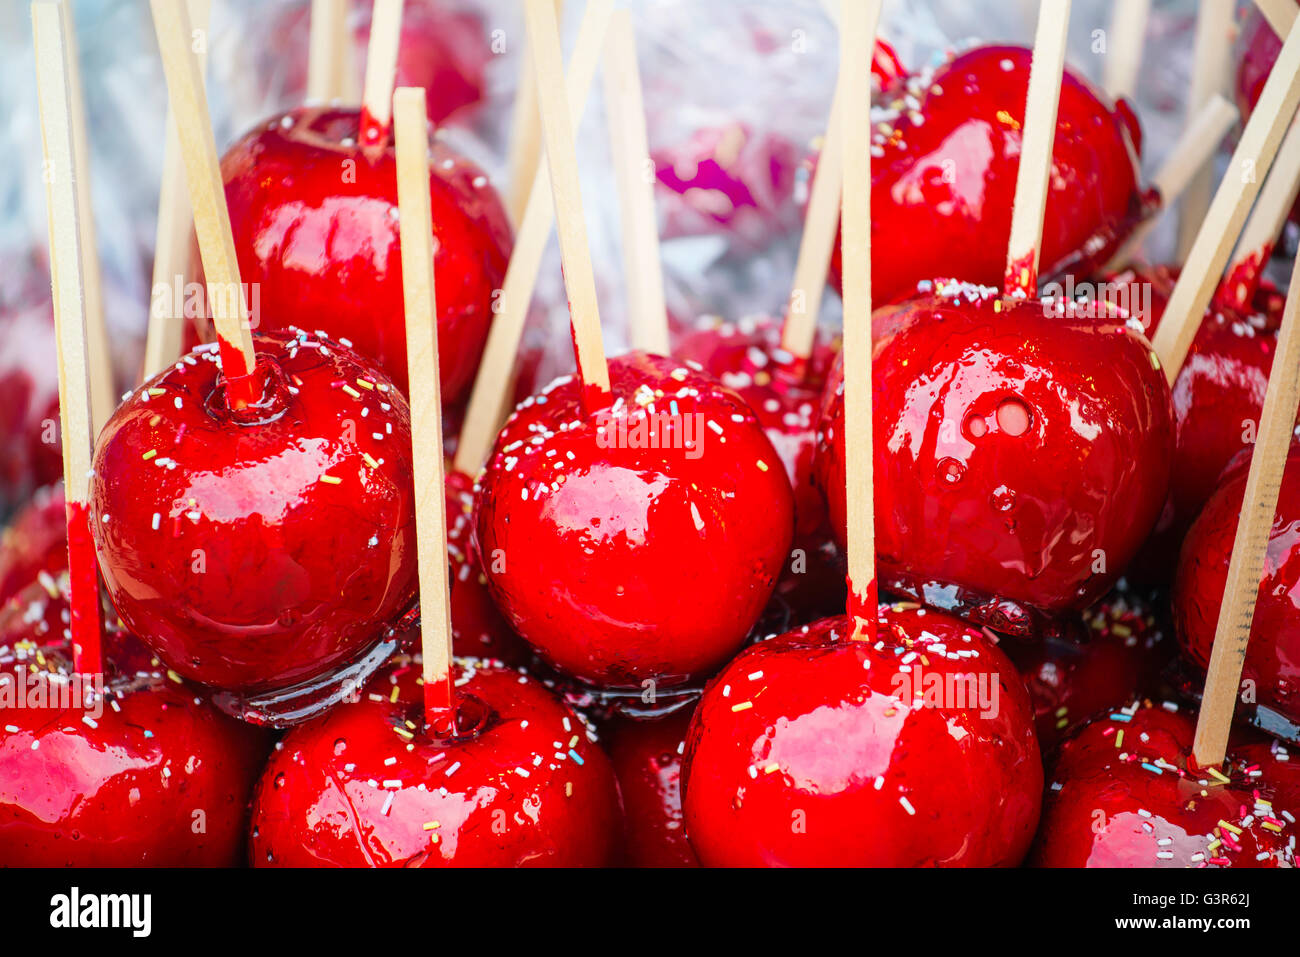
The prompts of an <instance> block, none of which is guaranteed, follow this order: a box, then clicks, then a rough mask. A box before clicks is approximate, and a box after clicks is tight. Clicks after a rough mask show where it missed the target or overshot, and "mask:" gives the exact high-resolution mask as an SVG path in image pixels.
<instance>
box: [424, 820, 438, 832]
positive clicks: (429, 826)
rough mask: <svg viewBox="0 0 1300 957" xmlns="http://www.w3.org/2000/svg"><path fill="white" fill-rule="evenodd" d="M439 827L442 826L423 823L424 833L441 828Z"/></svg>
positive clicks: (432, 822)
mask: <svg viewBox="0 0 1300 957" xmlns="http://www.w3.org/2000/svg"><path fill="white" fill-rule="evenodd" d="M441 826H442V825H441V824H439V823H438V822H437V821H425V822H424V829H425V830H426V831H436V830H437V829H438V828H439V827H441Z"/></svg>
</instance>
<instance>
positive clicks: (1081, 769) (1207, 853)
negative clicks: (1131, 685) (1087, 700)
mask: <svg viewBox="0 0 1300 957" xmlns="http://www.w3.org/2000/svg"><path fill="white" fill-rule="evenodd" d="M1195 730H1196V728H1195V722H1194V720H1193V716H1192V715H1191V714H1187V713H1184V712H1181V711H1179V710H1178V709H1177V707H1176V706H1174V705H1169V704H1166V705H1156V704H1153V703H1152V702H1150V701H1143V702H1140V703H1137V704H1133V705H1131V706H1129V707H1126V708H1124V709H1122V710H1117V711H1116V712H1115V713H1114V714H1111V715H1110V716H1108V717H1104V718H1100V719H1098V720H1096V721H1094V722H1092V723H1091V724H1089V725H1087V726H1086V727H1084V728H1083V730H1081V731H1080V732H1079V733H1078V734H1077V735H1076V736H1075V737H1074V738H1072V739H1071V740H1069V741H1067V742H1066V743H1065V744H1064V745H1062V747H1061V751H1060V757H1059V759H1058V760H1057V762H1056V767H1055V769H1053V770H1052V772H1051V773H1050V775H1049V781H1050V783H1049V785H1048V788H1047V800H1046V802H1045V804H1044V806H1043V820H1042V824H1041V826H1040V827H1039V831H1038V838H1037V841H1036V842H1035V845H1034V850H1033V853H1032V855H1031V859H1030V863H1032V864H1034V865H1036V866H1038V867H1180V868H1181V867H1278V866H1292V867H1293V866H1295V860H1296V855H1295V848H1294V838H1295V833H1296V824H1295V814H1296V813H1297V812H1300V805H1297V804H1296V803H1295V801H1296V791H1295V789H1294V786H1293V785H1294V782H1293V781H1292V782H1290V783H1289V784H1288V785H1286V786H1285V787H1286V790H1285V791H1283V790H1282V789H1279V788H1277V787H1276V786H1275V785H1274V783H1273V782H1272V781H1270V780H1269V777H1268V774H1267V773H1260V774H1257V773H1256V772H1257V771H1260V770H1261V769H1260V768H1259V767H1257V764H1258V757H1257V756H1256V755H1253V754H1250V755H1248V756H1246V757H1244V758H1243V756H1242V755H1241V754H1238V753H1236V752H1235V750H1234V749H1233V748H1231V747H1230V748H1229V754H1228V761H1227V764H1226V766H1225V768H1223V769H1217V768H1216V769H1213V770H1204V769H1200V768H1197V767H1196V766H1195V762H1194V761H1193V760H1192V758H1191V748H1192V738H1193V737H1194V735H1195ZM1279 798H1280V800H1279Z"/></svg>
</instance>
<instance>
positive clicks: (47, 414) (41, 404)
mask: <svg viewBox="0 0 1300 957" xmlns="http://www.w3.org/2000/svg"><path fill="white" fill-rule="evenodd" d="M56 349H57V347H56V344H55V341H54V316H53V312H52V309H51V306H50V301H49V298H48V290H47V296H46V298H44V299H37V300H35V301H34V302H33V301H26V302H24V303H21V304H17V305H12V306H7V307H5V309H4V310H3V313H0V442H2V443H3V448H4V454H3V455H2V456H0V510H5V509H7V508H9V507H11V506H13V505H16V504H18V503H19V502H21V501H22V500H23V499H24V498H25V497H26V496H27V495H29V494H30V493H31V492H32V490H33V489H35V488H37V487H39V486H42V485H48V484H50V483H51V482H55V481H57V480H58V479H60V478H62V477H63V459H62V458H61V452H60V448H59V428H58V426H59V377H58V371H57V370H58V366H57V364H56V361H55V359H56Z"/></svg>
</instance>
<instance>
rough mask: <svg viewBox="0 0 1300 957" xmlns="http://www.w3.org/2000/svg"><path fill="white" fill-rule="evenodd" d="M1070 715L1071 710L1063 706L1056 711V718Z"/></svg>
mask: <svg viewBox="0 0 1300 957" xmlns="http://www.w3.org/2000/svg"><path fill="white" fill-rule="evenodd" d="M1069 713H1070V709H1069V708H1067V707H1066V706H1065V705H1061V706H1060V707H1059V708H1057V709H1056V716H1057V717H1058V718H1064V717H1065V716H1066V715H1067V714H1069Z"/></svg>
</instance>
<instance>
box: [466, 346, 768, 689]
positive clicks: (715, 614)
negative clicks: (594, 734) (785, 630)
mask: <svg viewBox="0 0 1300 957" xmlns="http://www.w3.org/2000/svg"><path fill="white" fill-rule="evenodd" d="M609 375H610V382H611V386H612V389H613V396H614V401H613V405H612V407H611V408H610V409H608V410H606V411H604V412H599V413H596V414H594V415H589V414H587V413H586V412H585V411H584V410H583V408H582V403H581V400H580V394H579V390H580V386H581V384H580V383H579V382H578V381H577V380H576V379H572V378H570V379H561V380H559V381H557V382H556V383H555V384H553V387H552V388H551V389H550V391H548V392H545V393H543V394H542V395H540V396H537V397H535V398H533V399H529V400H527V401H525V402H524V403H523V404H522V405H520V406H519V407H518V408H517V409H516V410H515V412H514V414H513V415H512V416H511V417H510V419H509V421H507V423H506V426H505V428H504V429H503V430H502V431H501V434H500V435H499V436H498V437H497V442H496V446H495V448H494V449H493V451H492V455H491V457H490V458H489V460H488V464H487V467H486V469H485V471H484V473H483V474H482V476H481V477H480V479H479V492H478V496H479V497H478V513H477V523H478V542H479V546H480V551H481V553H482V554H484V555H493V556H499V557H500V562H499V563H498V562H497V561H495V560H494V561H492V562H490V563H489V564H488V565H487V566H486V567H485V569H484V570H485V572H486V573H487V578H488V585H489V587H490V588H491V589H492V594H493V596H494V598H495V599H496V601H497V604H498V605H499V606H500V608H501V610H502V611H503V612H504V613H505V615H506V618H507V619H508V620H509V621H510V622H511V624H512V625H513V626H514V628H515V630H516V631H517V632H518V633H519V634H520V635H521V636H522V637H523V638H524V639H525V640H526V641H528V642H529V643H530V644H531V645H532V646H533V647H534V648H535V649H536V650H537V651H538V653H539V654H540V655H541V656H542V657H543V658H545V659H547V660H548V661H549V662H550V663H551V664H553V665H555V666H556V667H557V668H559V669H560V670H562V671H565V672H567V673H568V674H570V675H572V676H574V677H577V678H579V679H581V680H583V681H586V682H588V683H590V684H594V685H599V686H625V687H633V688H639V687H640V686H641V682H642V681H643V680H646V679H654V680H656V681H657V682H659V683H660V684H664V685H667V684H673V683H682V682H684V681H685V680H686V679H687V678H689V677H690V676H692V675H700V674H707V673H708V672H709V671H711V670H712V669H714V668H717V667H718V666H719V665H721V664H722V663H723V662H724V661H725V660H726V659H727V658H728V657H729V656H730V655H731V654H733V653H734V652H735V651H736V649H737V648H739V647H740V644H741V642H742V641H743V640H744V638H745V635H746V633H747V632H748V631H749V628H750V626H751V625H753V623H754V622H755V621H756V620H757V619H758V616H759V614H760V613H761V612H762V610H763V607H764V605H766V604H767V601H768V599H769V598H770V597H771V595H772V590H773V588H774V587H775V585H776V579H777V576H778V575H779V574H780V571H781V567H782V564H783V563H784V562H785V560H786V557H787V556H788V555H789V552H790V538H791V534H792V529H793V526H794V515H793V511H794V509H793V496H792V495H791V492H790V481H789V479H788V478H786V474H785V469H784V468H782V467H781V460H780V457H779V456H778V455H777V453H776V450H775V449H773V448H772V443H771V442H770V441H769V440H768V438H767V435H766V434H765V433H764V432H763V429H762V428H761V426H760V424H759V422H758V420H757V419H756V418H755V417H754V413H753V412H752V411H751V410H750V408H749V407H748V406H747V405H746V404H745V403H744V401H743V400H742V399H741V398H740V396H738V395H737V394H736V393H735V392H732V391H731V390H730V389H726V388H724V387H722V386H721V385H719V384H718V383H717V381H716V380H714V379H712V378H710V377H709V376H707V375H705V374H703V373H701V372H697V371H695V370H694V369H691V368H689V367H687V366H685V365H682V364H680V363H678V362H677V361H675V360H672V359H666V358H663V357H660V356H650V355H646V354H643V353H631V354H629V355H626V356H622V357H620V358H617V359H614V360H612V361H611V362H610V363H609ZM688 443H689V445H688ZM650 445H657V446H661V447H658V448H653V447H649V446H650Z"/></svg>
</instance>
